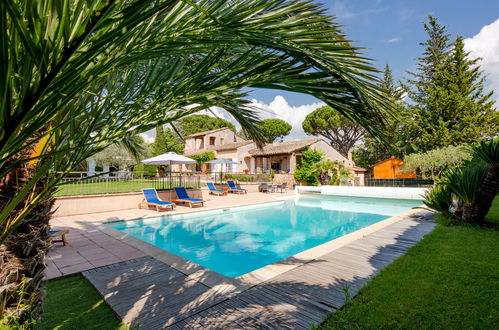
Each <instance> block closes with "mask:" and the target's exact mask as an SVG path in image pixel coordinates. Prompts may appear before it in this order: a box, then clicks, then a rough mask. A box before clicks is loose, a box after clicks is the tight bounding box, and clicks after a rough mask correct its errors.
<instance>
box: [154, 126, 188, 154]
mask: <svg viewBox="0 0 499 330" xmlns="http://www.w3.org/2000/svg"><path fill="white" fill-rule="evenodd" d="M151 147H152V154H153V156H157V155H161V154H164V153H166V152H170V151H172V152H175V153H177V154H181V153H183V151H184V144H183V143H182V141H181V140H180V137H179V136H178V134H177V133H176V132H174V131H173V129H170V128H168V129H166V130H165V129H164V128H163V125H160V126H158V127H156V137H155V138H154V142H153V143H152V145H151Z"/></svg>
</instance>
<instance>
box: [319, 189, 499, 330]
mask: <svg viewBox="0 0 499 330" xmlns="http://www.w3.org/2000/svg"><path fill="white" fill-rule="evenodd" d="M487 220H488V221H490V222H494V223H499V197H497V198H496V199H495V202H494V205H493V208H492V209H491V210H490V212H489V214H488V217H487ZM498 256H499V231H495V230H491V229H485V228H479V227H471V226H469V227H466V226H443V225H438V226H437V227H436V228H435V230H434V231H433V232H431V233H430V234H428V235H427V236H425V237H424V238H423V240H422V241H421V242H419V243H418V244H417V245H416V246H414V247H413V248H411V249H410V250H409V251H408V253H407V254H406V255H404V256H403V257H401V258H399V259H398V260H396V261H395V262H394V263H393V264H391V265H389V266H388V267H386V268H385V269H384V270H382V271H381V272H380V274H379V275H378V276H377V277H376V278H375V279H373V280H372V281H371V282H370V283H368V284H367V286H366V287H364V288H363V289H362V290H361V291H360V293H359V295H357V297H355V298H354V299H353V300H352V301H351V302H350V303H349V304H348V305H346V306H345V307H344V308H343V309H342V310H340V311H338V312H336V313H334V314H331V315H330V316H329V318H328V319H326V321H325V322H324V323H323V324H322V326H321V327H322V328H324V329H365V328H369V329H377V328H426V329H428V328H449V329H452V328H455V329H473V328H474V329H476V328H480V329H487V328H489V329H492V328H497V325H498V324H499V309H498V306H499V295H498V292H499V257H498Z"/></svg>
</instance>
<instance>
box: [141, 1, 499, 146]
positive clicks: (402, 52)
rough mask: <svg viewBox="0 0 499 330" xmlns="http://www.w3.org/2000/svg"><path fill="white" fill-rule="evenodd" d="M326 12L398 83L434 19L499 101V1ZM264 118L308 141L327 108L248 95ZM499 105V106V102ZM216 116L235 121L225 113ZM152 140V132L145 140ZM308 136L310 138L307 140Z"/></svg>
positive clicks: (270, 94)
mask: <svg viewBox="0 0 499 330" xmlns="http://www.w3.org/2000/svg"><path fill="white" fill-rule="evenodd" d="M319 2H321V3H323V5H324V8H327V9H328V13H329V14H331V15H333V16H335V17H336V21H337V22H338V23H339V24H341V25H342V26H343V31H344V32H345V34H346V36H347V38H348V39H349V40H352V41H353V45H354V46H357V47H362V48H365V49H363V52H364V54H365V55H366V56H367V57H369V58H371V59H372V60H373V64H374V65H375V66H376V67H377V68H379V69H383V68H384V66H385V65H386V64H389V65H390V66H391V68H392V71H393V74H394V76H395V78H396V79H403V78H404V77H406V76H407V74H406V71H407V70H409V71H413V70H414V68H415V64H416V58H417V57H419V56H420V55H421V53H422V51H423V46H421V45H419V43H420V42H423V41H425V40H426V39H427V35H426V33H425V31H424V29H423V25H422V23H423V22H424V21H426V19H427V17H428V15H429V14H431V15H433V16H435V17H436V18H437V19H438V20H439V22H440V23H441V24H442V25H445V26H446V27H447V31H448V32H449V33H450V34H451V38H452V39H454V38H455V37H456V36H458V35H461V36H463V37H464V38H465V47H466V49H467V50H468V51H470V52H471V55H472V56H473V57H481V58H482V61H481V62H480V65H481V67H482V70H483V71H484V73H485V74H486V76H487V80H486V81H487V85H486V86H487V88H488V90H493V91H494V92H495V99H496V100H498V101H499V0H474V1H469V0H453V1H452V0H431V1H430V0H418V1H414V0H412V1H409V0H398V1H397V0H350V1H347V0H341V1H337V0H323V1H319ZM247 91H248V92H249V97H250V98H251V99H252V100H253V105H254V106H256V107H257V108H259V109H260V114H261V118H262V119H265V118H279V119H283V120H286V121H288V122H289V123H290V124H291V125H292V126H293V129H292V131H291V134H290V135H289V136H288V137H286V140H296V139H302V138H307V135H306V134H305V132H303V130H302V128H301V123H302V121H303V119H304V118H305V116H306V115H307V114H309V113H310V112H312V111H313V110H315V109H316V108H317V107H319V106H321V105H323V103H321V102H320V100H318V99H316V98H314V97H312V96H309V95H306V94H297V93H291V92H285V91H278V90H264V89H256V90H255V89H253V90H247ZM498 103H499V102H498ZM214 112H215V113H216V114H217V115H218V116H220V117H223V118H225V119H228V120H231V121H233V120H232V119H231V118H230V117H229V116H228V115H227V114H226V113H224V112H223V111H221V110H214ZM143 136H144V138H145V139H146V140H147V141H152V139H153V138H154V133H153V132H147V133H146V134H145V135H143ZM308 137H309V136H308Z"/></svg>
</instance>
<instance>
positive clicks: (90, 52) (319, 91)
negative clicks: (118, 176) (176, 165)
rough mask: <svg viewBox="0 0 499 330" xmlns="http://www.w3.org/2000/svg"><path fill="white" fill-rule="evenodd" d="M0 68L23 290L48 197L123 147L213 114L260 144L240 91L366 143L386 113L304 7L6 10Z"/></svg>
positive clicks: (116, 5) (344, 45)
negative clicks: (301, 102) (348, 126)
mask: <svg viewBox="0 0 499 330" xmlns="http://www.w3.org/2000/svg"><path fill="white" fill-rule="evenodd" d="M0 56H1V60H0V244H5V245H9V244H11V243H12V244H14V243H13V242H15V241H17V240H20V241H21V242H26V244H31V243H32V241H34V240H38V241H39V242H40V244H38V245H34V246H36V248H33V247H30V249H29V251H30V253H29V254H23V253H24V252H22V251H24V250H23V249H22V248H20V249H18V250H16V251H17V252H19V251H21V252H19V253H20V254H19V255H18V258H20V259H23V260H30V262H32V261H33V260H34V259H32V258H34V257H33V256H34V255H36V256H37V259H36V260H37V262H36V263H35V265H34V266H33V265H32V266H30V267H29V269H28V267H24V268H23V269H21V270H20V272H21V273H23V274H24V275H25V276H26V277H30V278H32V277H33V276H38V275H37V274H40V273H41V272H40V270H43V254H44V252H45V249H46V247H44V245H43V244H42V243H43V240H44V239H45V238H46V231H47V228H48V219H49V218H50V210H51V206H52V202H51V196H52V195H53V192H54V187H56V185H57V184H58V182H59V181H60V179H61V178H62V176H64V175H65V173H67V172H68V171H70V170H71V169H72V168H74V167H75V166H76V165H77V164H80V163H81V162H82V161H83V160H85V159H86V158H88V157H90V156H91V155H93V154H95V153H97V152H99V151H101V150H103V149H104V148H106V147H107V146H108V145H110V144H112V143H115V142H118V141H120V140H123V139H124V138H125V137H126V136H129V135H131V134H136V133H140V132H143V131H145V130H148V129H151V128H154V127H157V126H159V125H162V124H166V123H172V122H174V121H175V120H177V119H179V118H182V117H184V116H186V115H189V114H193V113H196V112H198V111H200V110H202V109H206V108H209V107H212V106H219V107H222V108H223V109H225V110H226V111H227V112H228V113H229V114H230V115H232V116H233V117H234V118H235V119H236V120H237V121H238V122H239V123H240V125H241V126H242V128H243V130H244V131H245V133H246V134H247V136H249V137H251V138H254V139H256V140H257V141H258V140H260V139H261V136H262V135H261V134H259V133H260V132H259V131H258V129H257V128H256V127H255V124H256V123H257V121H258V117H257V114H256V113H255V111H254V109H253V108H252V107H251V104H250V102H249V101H247V100H246V98H245V96H246V94H245V92H244V90H243V88H245V87H258V88H274V89H281V90H287V91H295V92H301V93H307V94H310V95H313V96H315V97H317V98H318V99H321V100H322V101H324V102H325V103H326V104H328V105H330V106H331V107H333V108H335V109H336V110H338V111H339V112H341V113H342V114H344V115H345V116H347V117H348V118H350V119H351V120H353V121H356V122H358V123H360V124H362V125H363V126H364V127H365V128H366V129H367V130H368V131H369V132H371V133H374V134H376V133H379V132H380V131H381V128H382V127H383V117H384V113H386V112H389V109H390V107H391V104H390V101H389V100H388V99H387V98H386V97H385V93H384V91H383V90H382V89H380V88H379V87H378V83H377V79H376V78H375V77H374V76H373V73H374V72H375V71H376V70H375V69H374V68H373V67H372V66H371V65H370V62H369V61H368V60H367V59H365V58H364V57H362V56H361V55H359V53H358V50H357V49H356V48H354V47H352V46H351V45H350V44H349V43H348V41H347V40H346V38H345V37H344V35H343V34H342V32H341V31H340V30H339V28H338V25H337V24H336V23H335V22H334V21H333V19H332V18H331V17H329V16H327V15H326V13H325V10H324V9H322V8H321V7H320V6H319V5H317V4H315V3H313V2H309V1H299V0H275V1H267V0H234V1H226V0H201V1H191V0H184V1H180V0H46V1H37V0H4V1H0ZM28 220H29V223H26V221H28ZM11 235H12V236H11ZM16 235H17V236H16ZM19 235H20V236H19ZM23 235H27V236H23ZM22 237H24V238H27V240H24V239H23V238H22ZM9 240H10V241H9ZM9 242H10V243H9ZM16 244H17V243H16ZM16 244H14V245H15V246H17V245H16ZM21 247H22V244H21ZM17 252H16V253H17ZM40 260H41V261H40ZM4 265H6V264H4ZM2 267H3V266H2ZM40 280H41V278H40V277H37V278H36V281H34V283H33V285H32V286H30V287H29V288H28V291H29V292H30V293H33V292H37V290H38V288H39V283H40V282H39V281H40ZM34 304H35V303H34ZM36 304H37V303H36ZM1 313H2V311H0V314H1ZM35 314H36V313H35Z"/></svg>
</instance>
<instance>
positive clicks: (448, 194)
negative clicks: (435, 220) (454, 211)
mask: <svg viewBox="0 0 499 330" xmlns="http://www.w3.org/2000/svg"><path fill="white" fill-rule="evenodd" d="M423 203H424V204H425V205H426V206H428V207H429V208H431V209H433V210H435V211H437V212H440V213H441V214H442V215H443V216H447V217H449V216H450V215H451V212H450V207H451V205H452V191H451V190H450V188H449V187H448V186H447V185H446V184H445V183H439V184H437V185H436V186H434V187H433V188H432V189H431V190H428V191H427V192H426V193H425V194H424V200H423Z"/></svg>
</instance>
